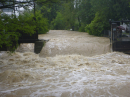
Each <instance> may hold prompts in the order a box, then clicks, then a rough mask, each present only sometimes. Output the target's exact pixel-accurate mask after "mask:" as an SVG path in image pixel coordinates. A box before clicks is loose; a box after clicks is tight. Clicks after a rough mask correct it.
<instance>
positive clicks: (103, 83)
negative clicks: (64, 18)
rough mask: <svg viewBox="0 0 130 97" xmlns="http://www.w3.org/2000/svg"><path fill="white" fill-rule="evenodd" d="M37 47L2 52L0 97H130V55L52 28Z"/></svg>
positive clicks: (85, 36)
mask: <svg viewBox="0 0 130 97" xmlns="http://www.w3.org/2000/svg"><path fill="white" fill-rule="evenodd" d="M39 39H46V40H49V41H48V42H46V44H45V46H44V47H43V49H42V50H41V52H40V53H39V54H35V53H33V50H34V44H21V45H20V46H19V48H18V49H17V50H16V52H15V53H13V54H10V53H9V52H0V97H130V55H127V54H124V53H121V52H111V50H110V41H109V39H108V38H105V37H95V36H91V35H88V34H87V33H83V32H77V31H66V30H50V31H49V32H48V33H47V34H44V35H39Z"/></svg>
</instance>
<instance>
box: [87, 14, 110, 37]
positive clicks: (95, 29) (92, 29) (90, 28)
mask: <svg viewBox="0 0 130 97" xmlns="http://www.w3.org/2000/svg"><path fill="white" fill-rule="evenodd" d="M108 25H109V23H108V21H107V20H106V19H104V18H103V17H102V16H101V15H100V14H99V13H98V12H97V13H96V15H95V18H94V20H93V21H92V22H91V23H90V24H87V25H86V27H85V31H86V32H87V33H89V34H90V35H95V36H102V31H103V30H104V29H106V27H108Z"/></svg>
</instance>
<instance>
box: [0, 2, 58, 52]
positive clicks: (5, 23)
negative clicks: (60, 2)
mask: <svg viewBox="0 0 130 97" xmlns="http://www.w3.org/2000/svg"><path fill="white" fill-rule="evenodd" d="M7 1H8V0H2V1H0V4H2V6H1V5H0V8H12V7H13V6H15V7H17V6H20V4H22V5H21V6H26V3H33V2H32V1H31V0H30V1H26V2H24V1H23V2H22V3H21V2H20V3H19V1H18V2H17V1H14V0H10V2H13V3H9V2H7ZM50 1H56V0H50ZM50 1H47V0H40V1H37V2H38V3H39V2H42V3H43V2H45V3H48V2H50ZM35 2H36V1H35ZM27 6H28V5H27ZM26 8H27V7H26ZM10 25H11V26H10ZM48 25H49V24H48V20H47V19H46V18H43V14H41V12H40V11H36V12H35V15H34V14H33V13H32V11H29V10H27V11H25V12H23V13H22V14H20V15H19V16H16V15H11V16H9V15H6V14H3V15H1V16H0V48H2V47H3V46H4V47H6V48H8V50H10V51H14V50H15V49H16V48H17V46H18V40H19V37H20V33H26V34H29V35H32V34H34V33H35V32H36V30H37V31H39V33H46V32H47V31H48V28H49V26H48Z"/></svg>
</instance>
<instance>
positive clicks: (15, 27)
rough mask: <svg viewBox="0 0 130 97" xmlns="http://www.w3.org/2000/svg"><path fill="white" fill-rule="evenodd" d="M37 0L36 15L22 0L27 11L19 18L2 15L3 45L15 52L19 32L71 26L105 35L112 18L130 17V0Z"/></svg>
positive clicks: (1, 44) (44, 31) (69, 27)
mask: <svg viewBox="0 0 130 97" xmlns="http://www.w3.org/2000/svg"><path fill="white" fill-rule="evenodd" d="M34 1H35V5H36V6H35V7H36V11H35V15H34V10H29V9H28V7H26V6H24V3H22V4H21V5H22V6H24V8H26V10H25V11H24V13H22V14H20V15H19V16H18V17H16V16H15V15H12V16H7V15H1V16H0V47H2V46H4V45H5V46H7V47H8V48H9V49H10V50H11V51H14V50H15V48H16V46H17V45H18V39H19V37H20V33H19V32H22V33H27V34H30V35H32V34H34V33H35V32H36V31H38V33H39V34H45V33H46V32H48V30H49V29H57V30H62V29H63V30H70V29H72V30H77V31H81V32H83V31H86V32H87V33H89V34H91V35H96V36H102V32H103V31H104V30H110V24H109V19H112V20H115V21H118V20H122V19H124V20H127V19H130V7H129V6H130V3H129V0H34ZM4 2H7V0H1V1H0V3H4ZM14 5H15V2H14ZM21 5H20V6H21ZM6 7H7V6H6ZM8 7H9V6H8ZM13 43H16V45H13Z"/></svg>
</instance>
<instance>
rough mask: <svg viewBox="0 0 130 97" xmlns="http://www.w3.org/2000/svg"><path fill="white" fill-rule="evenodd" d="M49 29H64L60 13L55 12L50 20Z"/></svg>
mask: <svg viewBox="0 0 130 97" xmlns="http://www.w3.org/2000/svg"><path fill="white" fill-rule="evenodd" d="M51 29H56V30H64V29H65V22H64V18H63V16H62V14H61V13H60V12H57V16H56V18H55V19H54V20H53V21H52V22H51Z"/></svg>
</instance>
